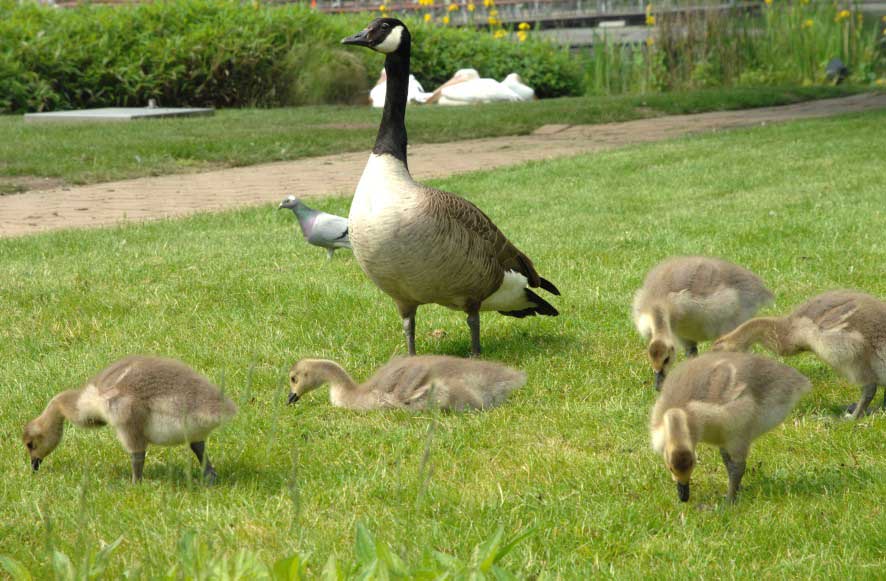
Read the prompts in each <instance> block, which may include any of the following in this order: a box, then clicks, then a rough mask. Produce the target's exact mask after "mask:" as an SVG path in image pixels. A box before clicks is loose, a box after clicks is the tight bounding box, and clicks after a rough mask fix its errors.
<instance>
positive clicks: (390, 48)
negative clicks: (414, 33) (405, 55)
mask: <svg viewBox="0 0 886 581" xmlns="http://www.w3.org/2000/svg"><path fill="white" fill-rule="evenodd" d="M410 40H411V39H410V36H409V30H408V29H407V28H406V25H405V24H403V23H402V22H401V21H399V20H397V19H396V18H376V19H375V20H373V21H372V22H370V23H369V25H368V26H366V28H364V29H363V30H361V31H360V32H358V33H357V34H353V35H351V36H349V37H347V38H343V39H342V41H341V43H342V44H353V45H356V46H365V47H367V48H371V49H372V50H374V51H376V52H380V53H383V54H391V53H394V52H397V51H401V50H408V48H409V44H410Z"/></svg>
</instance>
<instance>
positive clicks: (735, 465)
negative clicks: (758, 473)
mask: <svg viewBox="0 0 886 581" xmlns="http://www.w3.org/2000/svg"><path fill="white" fill-rule="evenodd" d="M720 457H722V458H723V464H724V465H725V466H726V473H727V474H729V488H728V489H727V491H726V499H727V500H728V501H729V502H733V503H734V502H735V496H736V495H737V494H738V489H739V488H740V487H741V479H742V477H743V476H744V471H745V467H746V466H747V464H746V462H745V460H744V459H742V460H734V459H733V458H732V456H731V455H730V454H729V452H727V451H726V449H725V448H720Z"/></svg>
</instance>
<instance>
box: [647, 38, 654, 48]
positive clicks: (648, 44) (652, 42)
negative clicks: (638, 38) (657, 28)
mask: <svg viewBox="0 0 886 581" xmlns="http://www.w3.org/2000/svg"><path fill="white" fill-rule="evenodd" d="M653 44H655V39H654V38H653V37H651V36H647V37H646V46H652V45H653Z"/></svg>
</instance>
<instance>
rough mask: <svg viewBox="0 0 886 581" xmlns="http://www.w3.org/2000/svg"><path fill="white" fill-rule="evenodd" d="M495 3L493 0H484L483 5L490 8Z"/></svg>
mask: <svg viewBox="0 0 886 581" xmlns="http://www.w3.org/2000/svg"><path fill="white" fill-rule="evenodd" d="M493 4H495V2H493V0H483V6H485V7H486V8H489V7H490V6H492V5H493Z"/></svg>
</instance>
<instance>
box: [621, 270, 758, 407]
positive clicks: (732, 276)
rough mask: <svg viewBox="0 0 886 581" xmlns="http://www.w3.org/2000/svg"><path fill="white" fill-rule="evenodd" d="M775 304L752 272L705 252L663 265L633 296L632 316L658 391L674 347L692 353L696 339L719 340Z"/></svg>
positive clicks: (671, 359) (671, 360)
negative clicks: (768, 306)
mask: <svg viewBox="0 0 886 581" xmlns="http://www.w3.org/2000/svg"><path fill="white" fill-rule="evenodd" d="M771 302H772V293H771V292H770V291H769V289H767V288H766V286H765V285H764V284H763V281H762V280H760V278H759V277H758V276H757V275H756V274H754V273H753V272H751V271H749V270H747V269H745V268H742V267H741V266H738V265H736V264H732V263H731V262H727V261H725V260H720V259H718V258H708V257H705V256H685V257H676V258H669V259H667V260H665V261H664V262H661V263H659V264H658V265H657V266H655V267H654V268H653V269H652V270H650V271H649V274H647V275H646V280H645V281H644V282H643V286H642V287H641V288H640V289H639V290H638V291H637V293H636V294H635V295H634V308H633V319H634V325H635V326H636V327H637V331H639V333H640V335H642V337H643V338H644V339H645V340H646V341H647V344H648V346H647V354H648V356H649V361H650V363H651V364H652V371H653V372H654V373H655V384H654V385H655V389H657V390H660V389H661V383H662V381H664V378H665V377H666V375H667V372H668V370H669V369H670V368H671V367H672V366H673V365H674V364H675V363H676V359H677V353H676V345H677V344H679V345H680V346H681V347H682V348H683V349H684V350H685V351H686V355H687V356H689V357H694V356H695V355H697V354H698V343H700V342H702V341H709V340H711V339H716V338H717V337H719V336H721V335H723V334H724V333H727V332H729V331H731V330H732V329H734V328H736V327H737V326H738V325H740V324H741V323H743V322H744V321H746V320H748V319H750V318H751V317H753V316H754V314H756V312H757V311H758V310H760V308H762V307H763V306H765V305H767V304H769V303H771Z"/></svg>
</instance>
